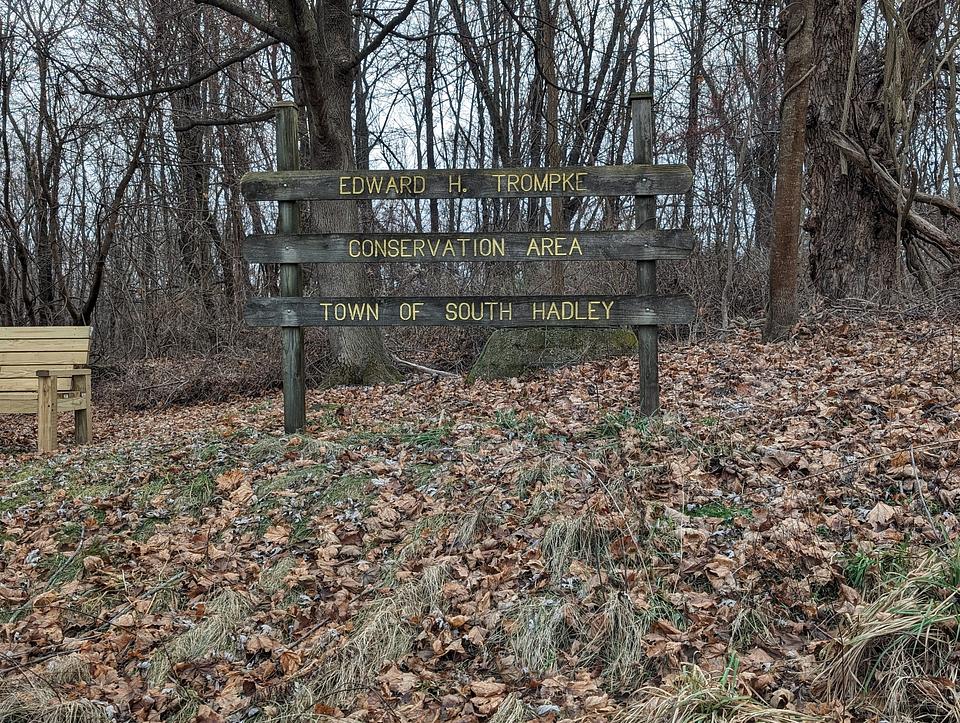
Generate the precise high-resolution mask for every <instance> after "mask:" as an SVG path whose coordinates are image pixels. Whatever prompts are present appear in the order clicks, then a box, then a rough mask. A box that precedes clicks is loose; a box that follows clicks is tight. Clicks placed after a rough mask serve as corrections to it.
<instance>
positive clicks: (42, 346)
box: [0, 326, 91, 400]
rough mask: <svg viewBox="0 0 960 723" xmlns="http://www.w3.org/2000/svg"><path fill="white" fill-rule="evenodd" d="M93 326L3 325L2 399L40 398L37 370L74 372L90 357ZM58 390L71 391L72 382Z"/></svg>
mask: <svg viewBox="0 0 960 723" xmlns="http://www.w3.org/2000/svg"><path fill="white" fill-rule="evenodd" d="M90 331H91V327H89V326H0V399H7V400H10V399H15V398H16V397H19V396H21V395H22V396H23V397H30V396H36V394H37V390H38V382H37V371H38V370H40V369H74V368H76V367H82V366H86V365H87V362H88V360H89V358H90ZM57 388H58V389H60V390H63V391H66V390H68V389H70V379H58V380H57Z"/></svg>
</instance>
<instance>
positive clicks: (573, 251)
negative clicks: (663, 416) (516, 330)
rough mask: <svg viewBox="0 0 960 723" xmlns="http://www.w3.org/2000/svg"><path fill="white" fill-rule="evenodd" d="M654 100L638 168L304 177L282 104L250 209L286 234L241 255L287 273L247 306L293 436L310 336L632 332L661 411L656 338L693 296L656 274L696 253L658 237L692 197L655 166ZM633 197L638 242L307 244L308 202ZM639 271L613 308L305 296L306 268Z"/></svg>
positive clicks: (683, 176) (316, 237) (300, 418)
mask: <svg viewBox="0 0 960 723" xmlns="http://www.w3.org/2000/svg"><path fill="white" fill-rule="evenodd" d="M652 101H653V99H652V96H651V95H650V94H649V93H646V94H636V95H633V96H631V98H630V109H631V113H632V125H633V141H634V161H635V162H634V163H633V164H630V165H621V166H577V167H567V168H464V169H445V170H438V169H414V170H410V171H368V170H363V171H360V170H342V171H341V170H306V171H301V170H299V150H298V149H299V144H298V139H297V109H296V106H295V105H294V104H292V103H283V104H280V105H279V106H277V170H276V171H275V172H267V173H248V174H246V175H245V176H244V177H243V179H242V180H241V188H242V191H243V194H244V196H245V197H246V198H247V199H248V200H254V201H278V202H279V204H280V210H279V218H278V221H277V233H276V234H273V235H259V236H250V237H249V238H247V239H246V240H245V242H244V256H245V258H246V259H247V260H248V261H251V262H255V263H279V264H280V296H279V297H273V298H262V299H251V300H250V301H249V302H248V303H247V307H246V309H245V311H244V318H245V319H246V321H247V323H248V324H251V325H253V326H279V327H280V330H281V336H282V341H283V410H284V428H285V429H286V431H287V433H292V432H296V431H299V430H302V429H303V428H304V426H305V424H306V397H305V384H304V372H303V370H304V360H303V327H305V326H388V325H392V326H417V325H449V324H456V325H466V324H469V325H482V326H494V327H523V326H526V327H546V326H583V327H610V326H633V327H635V328H636V333H637V339H638V342H639V359H640V411H641V412H642V413H643V414H646V415H651V414H654V413H656V411H657V410H658V409H659V407H660V401H659V380H658V372H657V327H658V326H660V325H664V324H683V323H689V322H690V321H692V319H693V317H694V308H693V304H692V302H691V301H690V299H688V298H687V297H682V296H657V295H656V292H657V282H656V262H657V260H659V259H680V258H686V257H687V256H689V255H690V253H691V251H692V250H693V246H694V239H693V234H692V233H691V232H690V231H688V230H681V229H665V230H660V229H658V228H657V222H656V206H657V204H656V196H657V195H662V194H680V193H684V192H686V191H687V190H688V189H689V188H690V186H691V184H692V183H693V175H692V173H691V172H690V169H689V168H687V167H686V166H682V165H653V163H652V160H653V112H652ZM569 196H634V197H636V224H635V225H636V229H635V230H632V231H591V230H584V231H552V230H551V231H544V230H537V229H533V230H529V231H525V232H517V231H511V232H500V231H487V232H483V233H476V232H471V233H458V232H456V231H450V232H447V233H426V234H410V233H359V232H358V233H336V232H334V233H300V214H299V202H300V201H307V200H319V201H323V200H334V201H357V200H360V199H377V198H410V199H418V198H425V199H435V198H446V199H464V198H530V197H549V198H559V197H569ZM587 260H595V261H606V260H610V261H614V260H620V261H636V262H637V293H636V294H635V295H624V296H607V295H599V294H598V295H581V296H501V297H490V296H463V297H416V298H363V297H359V298H323V297H310V298H304V297H303V288H302V283H303V282H302V277H301V271H300V264H303V263H440V262H480V261H520V262H541V263H542V262H545V261H546V262H551V261H571V262H573V261H587Z"/></svg>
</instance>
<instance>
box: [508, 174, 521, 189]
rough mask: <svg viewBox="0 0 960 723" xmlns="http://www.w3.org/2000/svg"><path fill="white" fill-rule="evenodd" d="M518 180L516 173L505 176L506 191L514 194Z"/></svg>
mask: <svg viewBox="0 0 960 723" xmlns="http://www.w3.org/2000/svg"><path fill="white" fill-rule="evenodd" d="M519 180H520V176H518V175H517V174H516V173H508V174H507V191H508V192H510V191H514V192H515V191H516V190H517V181H519Z"/></svg>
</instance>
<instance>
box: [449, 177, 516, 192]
mask: <svg viewBox="0 0 960 723" xmlns="http://www.w3.org/2000/svg"><path fill="white" fill-rule="evenodd" d="M490 175H491V176H493V177H494V178H496V179H497V193H501V192H502V191H503V186H502V184H503V177H504V176H505V175H507V174H505V173H491V174H490ZM457 178H459V176H457ZM457 183H459V181H458V182H457Z"/></svg>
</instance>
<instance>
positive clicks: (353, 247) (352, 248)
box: [347, 238, 360, 259]
mask: <svg viewBox="0 0 960 723" xmlns="http://www.w3.org/2000/svg"><path fill="white" fill-rule="evenodd" d="M347 254H348V255H349V256H350V258H351V259H357V258H360V241H359V239H355V238H352V239H350V242H349V243H348V244H347Z"/></svg>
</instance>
